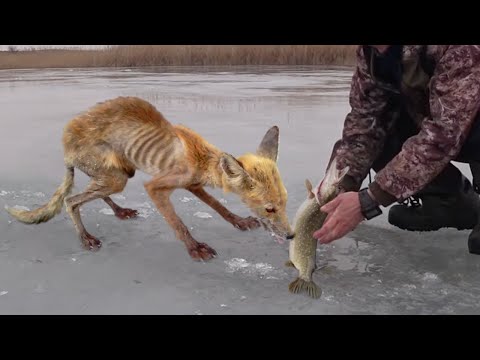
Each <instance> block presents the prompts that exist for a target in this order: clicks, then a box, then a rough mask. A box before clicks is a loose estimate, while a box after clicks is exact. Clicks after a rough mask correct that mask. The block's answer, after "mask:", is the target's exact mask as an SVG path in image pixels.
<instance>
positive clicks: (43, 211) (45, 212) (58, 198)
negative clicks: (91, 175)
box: [6, 167, 74, 224]
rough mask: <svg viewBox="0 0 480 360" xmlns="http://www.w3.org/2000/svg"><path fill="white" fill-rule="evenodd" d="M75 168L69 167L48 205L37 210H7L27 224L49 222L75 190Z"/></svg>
mask: <svg viewBox="0 0 480 360" xmlns="http://www.w3.org/2000/svg"><path fill="white" fill-rule="evenodd" d="M73 175H74V168H73V167H67V171H66V173H65V177H64V178H63V182H62V184H61V185H60V186H59V187H58V188H57V191H55V193H54V194H53V196H52V198H51V199H50V201H49V202H48V203H46V204H45V205H43V206H41V207H39V208H38V209H35V210H31V211H28V210H20V209H13V208H7V209H6V210H7V211H8V213H9V214H10V215H12V216H13V217H14V218H16V219H17V220H19V221H21V222H23V223H25V224H39V223H43V222H47V221H48V220H50V219H52V218H53V217H54V216H55V215H57V214H59V213H60V211H61V210H62V207H63V201H64V200H65V198H66V197H67V196H68V194H70V192H71V191H72V188H73Z"/></svg>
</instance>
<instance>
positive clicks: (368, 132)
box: [329, 46, 388, 191]
mask: <svg viewBox="0 0 480 360" xmlns="http://www.w3.org/2000/svg"><path fill="white" fill-rule="evenodd" d="M349 100H350V106H351V111H350V112H349V113H348V115H347V116H346V118H345V122H344V126H343V132H342V138H341V140H340V141H339V142H338V143H337V144H336V146H335V148H334V150H333V151H332V157H331V159H330V162H331V160H332V159H333V157H334V156H337V166H338V167H339V168H344V167H346V166H349V167H350V170H349V172H348V175H347V176H346V177H345V179H344V181H343V183H342V184H341V186H342V187H343V188H344V190H347V191H348V190H350V191H351V190H358V188H359V187H360V186H361V184H362V181H363V179H364V178H365V177H366V176H367V173H368V171H369V169H370V168H371V166H372V163H373V161H374V160H375V159H376V158H377V157H378V154H379V151H380V149H381V148H382V147H383V142H384V140H385V136H386V131H385V128H386V125H387V124H385V122H386V121H388V119H386V117H385V116H382V115H383V114H384V113H385V110H386V108H387V104H388V98H387V94H386V92H385V91H384V90H383V89H381V88H379V87H378V86H377V85H376V84H375V83H374V81H373V79H372V78H371V76H370V75H369V72H368V67H367V60H366V58H365V54H364V53H363V47H362V46H359V47H358V49H357V66H356V69H355V72H354V74H353V77H352V83H351V90H350V98H349ZM329 165H330V164H329Z"/></svg>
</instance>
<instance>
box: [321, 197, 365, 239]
mask: <svg viewBox="0 0 480 360" xmlns="http://www.w3.org/2000/svg"><path fill="white" fill-rule="evenodd" d="M321 210H322V211H323V212H326V213H327V214H328V215H327V218H326V219H325V222H324V223H323V226H322V228H321V229H319V230H317V231H316V232H314V233H313V237H314V238H315V239H317V240H318V241H319V242H320V243H322V244H328V243H330V242H332V241H334V240H337V239H340V238H341V237H343V236H345V235H347V234H348V233H349V232H350V231H352V230H353V229H355V228H356V227H357V226H358V224H360V223H361V222H362V221H363V220H364V217H363V214H362V212H361V208H360V199H359V197H358V192H353V191H350V192H345V193H341V194H339V195H338V196H337V197H336V198H335V199H333V200H332V201H330V202H329V203H327V204H325V205H324V206H323V207H322V208H321Z"/></svg>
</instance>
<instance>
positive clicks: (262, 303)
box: [0, 67, 480, 315]
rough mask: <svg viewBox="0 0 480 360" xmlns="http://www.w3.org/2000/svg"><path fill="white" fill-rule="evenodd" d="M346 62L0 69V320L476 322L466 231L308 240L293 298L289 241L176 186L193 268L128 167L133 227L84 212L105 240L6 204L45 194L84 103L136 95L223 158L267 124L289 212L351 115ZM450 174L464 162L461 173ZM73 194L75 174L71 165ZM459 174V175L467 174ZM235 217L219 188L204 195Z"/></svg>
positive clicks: (256, 137)
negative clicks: (89, 238) (173, 317)
mask: <svg viewBox="0 0 480 360" xmlns="http://www.w3.org/2000/svg"><path fill="white" fill-rule="evenodd" d="M351 74H352V73H351V70H350V69H321V68H309V67H305V68H303V67H295V68H293V67H287V68H239V69H235V71H229V70H226V69H224V68H211V69H204V70H199V69H190V68H169V69H128V70H112V69H106V70H103V69H101V70H98V69H90V70H83V69H71V70H70V69H62V70H41V71H37V70H14V71H12V70H10V71H0V95H1V96H0V119H1V124H2V131H1V132H0V154H1V155H0V156H1V157H0V161H1V176H0V207H1V209H2V211H1V213H0V313H1V314H72V313H73V314H198V315H201V314H478V313H480V308H479V306H478V299H479V297H480V282H479V280H480V257H478V256H474V255H470V254H468V251H467V244H466V242H467V237H468V234H469V232H468V231H462V232H459V231H455V230H448V229H447V230H441V231H438V232H434V233H429V234H418V233H410V232H405V231H401V230H398V229H395V228H393V227H391V226H390V225H389V224H388V223H387V221H386V213H385V214H384V215H383V216H382V217H380V218H377V219H375V220H374V221H371V222H369V223H365V224H363V225H362V226H360V227H359V228H358V229H356V230H355V231H354V232H353V233H352V234H350V235H349V236H347V237H345V238H343V239H341V240H339V241H336V242H334V243H333V244H331V245H326V246H319V249H318V260H317V262H318V265H319V266H320V267H321V266H324V265H325V267H323V268H322V269H321V270H319V271H318V272H316V273H315V275H314V279H315V281H316V282H317V284H318V285H319V286H320V287H321V288H322V290H323V294H322V297H321V298H320V299H319V300H311V299H309V298H307V297H306V296H304V295H292V294H290V293H289V292H288V284H289V283H290V282H291V281H292V280H293V279H294V278H295V276H296V273H295V271H293V270H292V269H290V268H285V267H284V262H285V261H286V259H287V257H288V252H287V244H286V243H285V244H283V245H281V244H278V243H276V242H275V241H274V240H273V238H272V237H270V235H269V234H268V233H267V232H264V231H262V230H255V231H251V232H246V233H244V232H241V231H239V230H236V229H234V228H233V227H232V226H231V225H230V224H228V223H227V222H225V221H224V220H223V219H221V218H220V216H219V215H218V214H216V213H214V212H213V210H211V209H210V208H208V207H207V206H206V205H204V204H203V203H201V202H200V201H198V200H197V199H194V198H193V197H192V195H191V194H190V193H188V192H186V191H176V192H174V193H173V195H172V201H173V203H174V205H175V207H176V210H177V212H178V214H179V215H180V217H181V218H182V219H183V221H184V222H185V223H186V224H187V226H189V227H190V228H191V229H192V230H191V231H192V234H193V235H194V237H195V238H196V239H197V240H199V241H202V242H206V243H208V244H209V245H210V246H212V247H213V248H214V249H216V250H217V252H218V257H217V258H215V259H213V260H212V261H210V262H207V263H196V262H193V261H192V260H191V259H190V257H189V256H188V253H187V251H186V250H185V248H184V246H183V244H181V243H180V242H179V241H177V240H175V238H174V234H173V231H171V230H170V228H169V227H168V226H167V225H166V223H165V222H164V219H163V218H162V217H161V216H160V215H159V214H158V212H157V211H156V210H155V208H154V205H153V203H152V202H151V201H150V199H149V198H148V197H147V195H146V194H145V191H144V188H143V183H144V181H146V180H147V179H148V177H147V176H146V175H144V174H141V173H139V172H137V175H136V176H135V177H134V178H133V179H131V180H130V181H129V183H128V185H127V187H126V189H125V191H124V192H123V193H122V194H121V195H117V196H114V198H115V199H116V201H117V202H118V203H119V204H120V205H122V206H125V207H130V208H134V209H137V210H139V213H140V216H139V217H138V218H137V219H132V220H128V221H120V220H118V219H116V218H115V217H114V216H112V212H111V210H110V209H109V208H107V207H106V205H105V203H104V202H102V201H94V202H92V203H89V204H87V205H86V206H84V207H83V208H82V217H83V221H84V223H85V225H86V227H87V229H89V231H90V232H91V233H92V234H94V235H96V236H98V237H99V238H100V239H101V240H102V241H103V247H102V249H101V250H100V251H99V252H97V253H90V252H88V251H84V250H83V249H82V248H81V246H80V241H79V240H78V239H77V237H76V235H75V233H74V230H73V225H72V223H71V222H70V219H69V218H68V215H67V214H66V213H65V211H63V212H62V213H61V214H60V215H58V216H57V217H56V218H54V219H53V220H51V221H50V222H48V223H46V224H41V225H36V226H28V225H24V224H21V223H18V222H16V221H14V220H13V219H12V218H10V216H9V215H8V214H7V213H6V212H5V211H4V210H3V208H4V206H6V205H8V206H15V205H17V206H24V207H27V208H33V207H36V206H39V205H40V204H42V203H44V202H45V201H47V199H48V198H49V197H50V196H51V195H52V193H53V192H54V191H55V189H56V187H57V186H58V184H59V183H60V181H61V179H62V177H63V174H64V168H63V162H62V148H61V135H62V130H63V126H64V124H65V123H66V122H67V121H68V120H69V119H70V118H72V117H73V116H75V115H76V114H78V113H79V112H81V111H84V110H86V109H87V108H88V107H89V106H91V105H93V104H95V103H96V102H99V101H103V100H105V99H108V98H112V97H115V96H119V95H131V96H132V95H133V96H140V97H142V98H144V99H146V100H149V101H151V102H152V103H153V104H155V105H156V106H157V107H158V109H159V110H160V111H161V112H162V113H163V114H164V115H165V116H166V117H167V119H169V120H170V121H171V122H173V123H182V124H185V125H187V126H190V127H191V128H193V129H194V130H196V131H198V132H199V133H200V134H202V135H203V136H204V137H205V138H206V139H207V140H208V141H210V142H212V143H213V144H215V145H217V146H218V147H220V148H221V149H223V150H225V151H228V152H230V153H232V154H234V155H240V154H241V153H243V152H246V151H254V150H255V149H256V147H257V146H258V144H259V142H260V140H261V138H262V137H263V135H264V133H265V131H266V130H267V129H268V128H269V127H270V126H272V125H278V126H279V127H280V158H279V167H280V171H281V174H282V176H283V178H284V182H285V185H286V187H287V190H288V192H289V202H288V209H289V210H288V212H289V215H290V216H293V214H294V213H295V211H296V209H297V207H298V206H299V205H300V203H301V202H302V201H303V200H304V198H305V187H304V180H305V178H309V179H310V180H311V181H312V182H313V183H316V182H318V181H319V180H320V178H321V176H322V174H323V172H324V169H325V166H326V163H327V161H328V157H329V155H330V150H331V147H332V145H333V144H334V142H335V141H336V140H337V139H338V137H339V136H340V132H341V129H342V125H343V120H344V117H345V115H346V114H347V112H348V110H349V106H348V91H349V84H350V78H351ZM461 168H462V170H464V169H466V168H465V167H461ZM76 174H78V175H77V176H76V179H75V180H76V188H75V191H78V190H79V189H81V188H83V187H84V186H85V184H86V182H87V177H86V176H85V175H83V174H81V173H80V172H78V171H77V172H76ZM466 175H467V176H469V177H470V173H469V172H466ZM209 191H210V193H212V194H213V195H215V196H216V197H217V198H219V199H223V200H222V202H224V203H225V204H226V206H227V207H228V208H229V209H230V210H231V211H233V212H235V213H237V214H239V215H242V216H247V215H249V213H248V210H247V209H246V208H245V207H244V206H243V205H242V204H241V203H240V201H239V200H238V199H237V198H235V197H234V196H233V195H224V194H223V193H222V192H221V191H218V190H209Z"/></svg>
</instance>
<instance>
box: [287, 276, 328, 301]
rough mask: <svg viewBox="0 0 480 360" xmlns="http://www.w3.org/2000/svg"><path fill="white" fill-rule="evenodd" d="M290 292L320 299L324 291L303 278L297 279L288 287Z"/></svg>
mask: <svg viewBox="0 0 480 360" xmlns="http://www.w3.org/2000/svg"><path fill="white" fill-rule="evenodd" d="M288 290H290V292H291V293H293V294H299V293H300V292H306V293H307V294H308V296H310V297H311V298H314V299H318V298H319V297H320V296H321V295H322V290H321V289H320V288H319V287H318V286H317V284H315V283H314V282H313V281H306V280H303V279H302V278H299V277H298V278H296V279H295V280H294V281H292V282H291V283H290V285H288Z"/></svg>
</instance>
